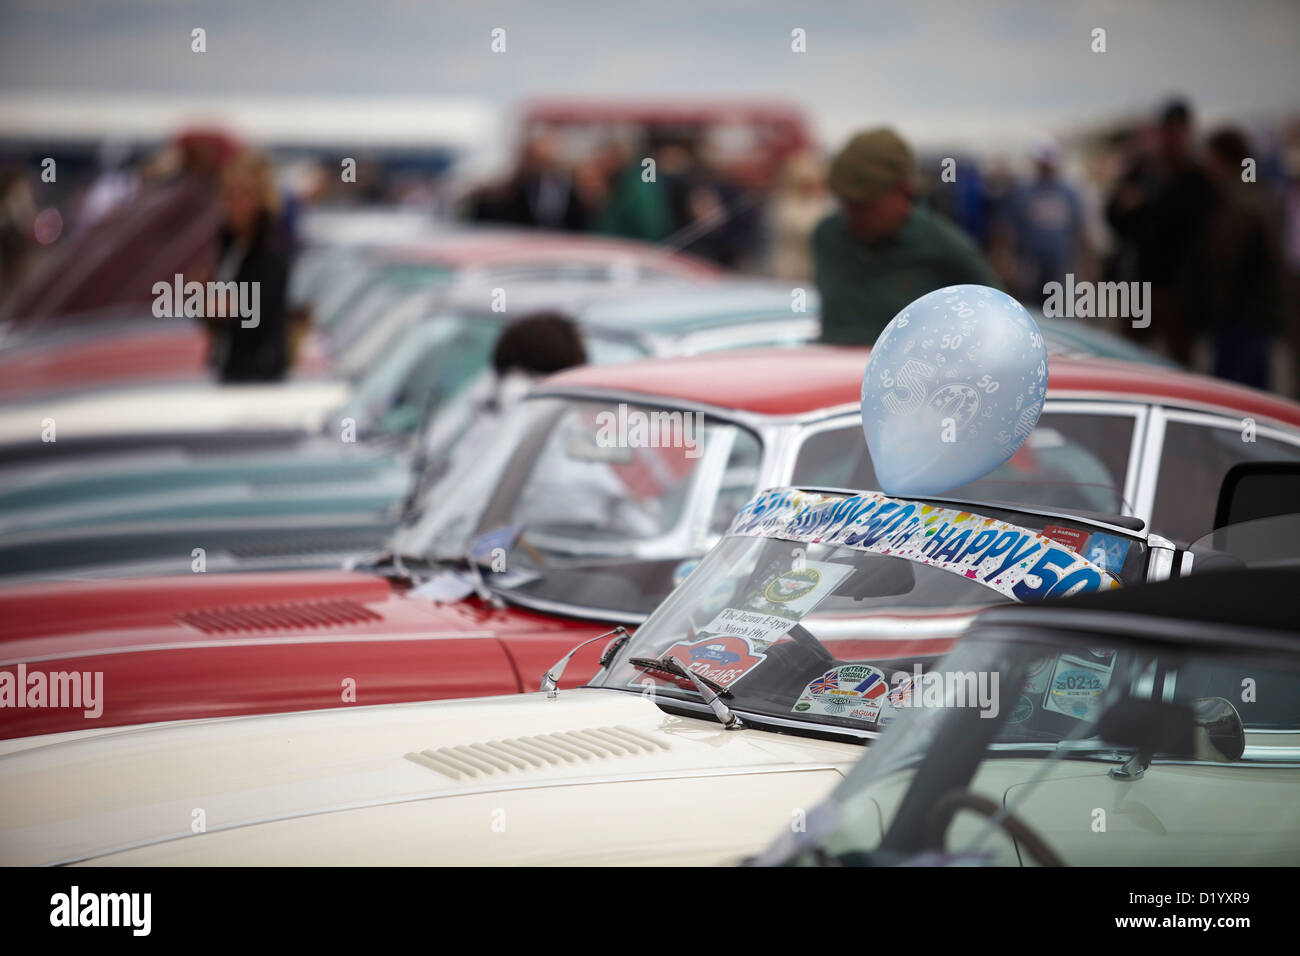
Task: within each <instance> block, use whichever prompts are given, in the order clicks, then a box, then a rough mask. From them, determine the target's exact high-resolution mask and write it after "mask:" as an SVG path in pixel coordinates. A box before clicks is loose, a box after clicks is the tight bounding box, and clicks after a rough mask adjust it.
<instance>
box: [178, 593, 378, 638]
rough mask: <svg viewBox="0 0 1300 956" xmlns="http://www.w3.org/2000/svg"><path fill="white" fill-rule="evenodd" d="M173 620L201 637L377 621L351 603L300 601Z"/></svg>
mask: <svg viewBox="0 0 1300 956" xmlns="http://www.w3.org/2000/svg"><path fill="white" fill-rule="evenodd" d="M176 620H177V621H179V622H180V623H182V624H186V625H188V626H190V627H193V628H195V629H197V630H200V631H202V632H203V633H204V634H234V633H239V632H241V631H288V630H294V631H300V630H305V629H311V628H322V627H342V626H345V625H354V624H365V623H368V622H370V621H378V620H381V618H380V616H379V615H378V614H376V613H375V612H374V611H372V610H370V609H369V608H367V607H364V606H363V605H360V604H358V603H356V602H355V601H301V602H296V603H285V604H251V605H247V606H244V607H223V608H213V609H208V610H199V611H183V612H182V613H180V614H177V615H176Z"/></svg>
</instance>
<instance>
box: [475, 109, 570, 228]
mask: <svg viewBox="0 0 1300 956" xmlns="http://www.w3.org/2000/svg"><path fill="white" fill-rule="evenodd" d="M469 218H470V219H471V220H473V221H476V222H499V223H507V224H510V225H515V226H529V227H535V228H539V229H554V230H562V231H566V232H580V231H581V230H583V229H585V228H586V226H587V220H588V211H587V208H586V206H585V205H584V204H583V201H582V197H581V196H580V195H579V193H578V189H577V187H576V184H575V183H574V180H573V177H572V176H571V175H570V174H569V171H568V170H567V169H565V168H564V165H563V164H562V163H561V161H560V145H559V142H558V141H557V140H556V139H555V137H554V136H551V135H549V134H546V133H539V134H537V135H535V136H534V137H533V138H532V139H530V140H529V141H528V144H527V146H525V148H524V152H523V156H522V157H521V159H520V161H519V167H518V169H517V170H516V171H515V174H514V176H512V177H511V178H510V180H509V181H508V182H506V183H505V184H504V185H503V186H500V187H497V188H495V189H489V190H487V191H486V192H484V193H482V194H480V195H479V196H478V197H477V198H476V199H475V200H474V202H473V203H472V206H471V209H470V214H469Z"/></svg>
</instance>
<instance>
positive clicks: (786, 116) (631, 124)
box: [519, 99, 816, 189]
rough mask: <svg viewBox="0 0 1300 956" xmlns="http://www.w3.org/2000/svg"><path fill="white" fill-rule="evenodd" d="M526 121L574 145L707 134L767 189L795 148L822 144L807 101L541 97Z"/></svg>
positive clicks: (744, 178) (738, 176)
mask: <svg viewBox="0 0 1300 956" xmlns="http://www.w3.org/2000/svg"><path fill="white" fill-rule="evenodd" d="M519 126H520V130H521V134H522V137H523V139H524V140H525V141H526V140H527V139H529V138H530V137H532V136H534V135H536V134H537V133H539V132H542V131H546V132H548V133H552V134H556V135H558V136H559V137H560V139H561V140H562V141H563V142H564V143H565V146H566V148H567V150H568V151H570V152H578V151H584V150H588V149H591V148H595V147H598V146H599V145H600V144H601V143H602V142H605V141H609V140H611V139H617V138H619V137H623V136H626V135H627V134H629V133H632V134H635V135H639V136H642V137H644V138H645V139H646V140H647V141H653V140H655V139H659V138H671V139H679V140H690V141H695V142H706V143H708V144H709V145H710V147H711V153H712V155H711V160H712V161H713V162H714V163H715V164H716V165H717V166H718V168H719V169H720V170H721V171H722V172H723V173H724V174H726V175H727V176H728V177H729V178H731V179H732V180H733V181H735V182H736V183H737V184H738V185H741V186H744V187H745V188H747V189H767V188H768V187H770V186H771V185H772V184H773V183H774V182H775V181H776V178H777V174H778V173H779V172H780V170H781V167H782V164H783V163H784V162H785V160H786V159H787V158H788V157H789V156H791V155H793V154H795V153H798V152H802V151H805V150H809V149H813V148H814V147H815V145H816V144H815V141H814V139H813V135H812V130H811V128H810V127H809V124H808V120H807V118H806V117H805V115H804V112H803V110H802V109H800V108H799V107H798V106H795V105H793V104H790V103H782V102H780V101H765V100H734V101H728V100H715V101H708V100H705V101H696V100H693V101H691V102H683V103H673V102H671V101H668V102H663V101H649V100H648V101H644V102H638V101H635V100H605V101H602V100H569V99H554V100H536V101H533V102H530V103H527V104H525V105H524V107H523V109H522V111H521V115H520V118H519Z"/></svg>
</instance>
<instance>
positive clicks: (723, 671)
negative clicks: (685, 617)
mask: <svg viewBox="0 0 1300 956" xmlns="http://www.w3.org/2000/svg"><path fill="white" fill-rule="evenodd" d="M665 656H667V657H671V658H673V659H674V660H676V661H677V662H678V663H680V664H681V665H682V666H683V667H685V668H686V669H687V670H691V671H694V672H695V673H697V674H699V675H700V676H701V677H707V678H708V679H709V680H711V681H714V682H715V683H718V684H721V685H722V686H723V687H730V686H731V685H732V684H734V683H735V682H736V681H738V680H740V679H741V678H742V677H744V676H745V675H746V674H748V673H749V672H750V671H752V670H753V669H754V668H755V667H757V666H758V665H759V664H761V663H763V661H764V660H766V659H767V658H766V657H765V656H764V655H763V654H762V653H760V652H758V651H755V650H754V648H753V647H752V646H751V645H750V643H749V641H747V640H745V638H743V637H731V636H727V637H706V638H704V640H701V641H694V642H692V641H680V642H678V643H676V644H674V645H673V646H672V647H670V648H668V652H667V654H666V655H665Z"/></svg>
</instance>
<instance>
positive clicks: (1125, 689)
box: [769, 618, 1300, 866]
mask: <svg viewBox="0 0 1300 956" xmlns="http://www.w3.org/2000/svg"><path fill="white" fill-rule="evenodd" d="M1003 620H1004V621H1005V620H1006V618H1004V619H1003ZM1051 634H1052V637H1053V639H1051V640H1047V639H1043V640H1035V639H1034V638H1033V637H1032V636H1030V637H1028V638H1026V636H1025V635H1023V634H1021V635H1018V636H1017V638H1016V639H1015V640H1011V639H1007V640H1001V639H984V640H979V641H974V640H970V641H963V642H962V643H961V644H960V645H959V646H958V647H956V648H955V649H954V650H953V651H952V652H951V653H950V654H949V655H947V656H945V657H944V658H943V659H942V660H940V661H938V662H937V663H936V664H935V666H934V667H933V668H932V669H931V670H930V671H929V672H928V673H927V674H925V675H924V676H922V677H919V678H914V679H913V681H912V684H911V687H910V706H909V707H908V708H907V709H906V712H905V713H903V714H902V715H901V716H900V718H899V720H898V723H897V724H896V725H895V726H894V727H892V728H890V730H889V732H888V733H887V734H885V735H884V736H883V737H882V738H881V739H880V741H879V742H877V743H874V744H873V745H872V746H871V747H870V748H868V750H867V753H866V755H865V756H864V757H863V759H862V760H861V761H860V762H859V763H858V765H857V766H856V767H855V768H854V769H853V771H852V772H851V773H850V774H849V776H848V777H847V778H846V779H845V781H844V782H843V783H842V784H841V785H840V786H839V787H838V788H837V789H836V790H835V791H834V792H833V793H832V794H831V796H830V798H829V799H828V800H827V801H826V802H825V803H824V804H822V805H821V806H820V807H818V808H816V809H815V810H813V811H812V812H811V813H810V816H809V825H808V833H807V835H806V836H798V837H793V836H792V837H784V838H782V839H781V840H779V841H778V843H777V844H776V845H774V847H773V848H772V849H771V850H770V851H769V862H786V863H789V862H798V863H812V862H823V863H825V862H835V863H844V864H855V863H856V864H875V863H897V862H900V861H901V860H902V859H906V858H909V857H913V858H914V857H916V856H917V855H918V854H923V853H938V854H942V856H941V857H938V858H937V859H936V858H932V859H936V861H943V860H950V861H953V862H963V863H979V864H994V865H1011V866H1016V865H1021V864H1022V863H1030V862H1037V863H1043V862H1047V861H1046V860H1045V859H1043V858H1041V857H1042V854H1039V853H1038V852H1037V850H1036V849H1035V848H1036V847H1038V846H1042V845H1045V846H1046V847H1047V848H1048V850H1049V851H1050V853H1051V854H1052V855H1054V856H1055V857H1056V858H1057V859H1058V860H1060V861H1063V862H1065V863H1067V864H1070V865H1092V866H1097V865H1114V864H1117V863H1128V864H1145V865H1188V864H1192V863H1195V864H1198V865H1200V864H1209V863H1217V864H1224V863H1235V864H1261V863H1270V864H1273V865H1276V864H1278V863H1289V864H1291V865H1294V864H1295V862H1296V861H1297V859H1300V805H1297V803H1296V801H1295V799H1294V794H1295V789H1294V788H1295V781H1296V779H1297V778H1296V775H1295V773H1296V771H1297V770H1300V749H1297V746H1296V745H1297V744H1300V661H1297V659H1296V657H1295V655H1294V652H1292V653H1291V654H1290V655H1289V656H1281V657H1279V656H1277V655H1276V654H1274V652H1269V655H1270V656H1268V657H1261V655H1260V654H1258V653H1252V654H1249V655H1248V654H1247V653H1245V652H1241V653H1237V652H1234V651H1232V650H1229V649H1228V648H1226V647H1213V648H1212V650H1213V653H1210V652H1209V651H1198V650H1196V646H1195V645H1192V646H1189V647H1181V646H1179V647H1171V648H1169V649H1168V650H1164V651H1160V652H1157V651H1155V650H1151V649H1144V650H1139V649H1134V648H1132V647H1126V646H1125V645H1122V644H1115V645H1113V646H1107V645H1106V644H1105V643H1104V641H1103V642H1098V640H1097V638H1096V637H1095V636H1092V638H1091V639H1087V636H1085V635H1082V634H1079V635H1070V636H1071V637H1072V638H1073V641H1074V642H1077V643H1073V642H1071V641H1068V640H1062V639H1061V638H1062V637H1064V636H1066V635H1064V634H1062V633H1061V632H1056V631H1053V632H1051ZM973 636H974V634H972V637H973ZM1177 708H1183V709H1182V711H1181V718H1182V719H1184V720H1188V721H1190V720H1192V718H1193V717H1194V718H1195V721H1196V724H1197V725H1198V727H1197V729H1196V730H1195V731H1191V729H1190V728H1189V734H1188V736H1189V739H1190V740H1191V741H1192V743H1193V745H1194V749H1193V750H1192V751H1190V752H1183V751H1182V750H1181V749H1180V751H1179V752H1168V751H1167V749H1166V748H1167V745H1166V744H1162V743H1161V742H1160V741H1159V740H1158V739H1157V738H1155V737H1153V736H1149V735H1150V734H1151V733H1152V728H1154V727H1156V726H1158V725H1160V724H1161V723H1162V722H1163V721H1165V720H1177V719H1179V717H1180V714H1179V712H1178V711H1177ZM1171 739H1176V738H1171ZM1144 748H1149V752H1147V753H1145V754H1143V753H1142V751H1143V749H1144ZM1139 761H1140V764H1139ZM1263 768H1272V769H1263ZM1265 808H1267V810H1266V811H1265ZM959 810H960V811H962V812H960V813H959V812H957V811H959ZM999 810H1001V811H1002V812H1003V813H1004V814H1010V815H1013V816H1014V824H1013V825H1023V827H1024V828H1025V829H1026V830H1027V831H1028V834H1025V833H1023V832H1022V835H1021V836H1020V838H1019V839H1015V840H1013V839H1012V837H1011V836H1010V835H1009V832H1008V829H1004V828H1003V827H1001V826H1000V825H999V824H998V821H997V819H992V820H991V819H990V817H991V816H993V815H994V814H995V813H996V812H997V811H999ZM972 811H973V812H972ZM1261 812H1264V813H1265V818H1261V822H1262V824H1263V825H1262V826H1257V825H1254V824H1253V823H1252V821H1253V820H1254V819H1255V818H1256V817H1257V815H1258V814H1259V813H1261ZM1107 834H1110V836H1109V837H1108V836H1107Z"/></svg>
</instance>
